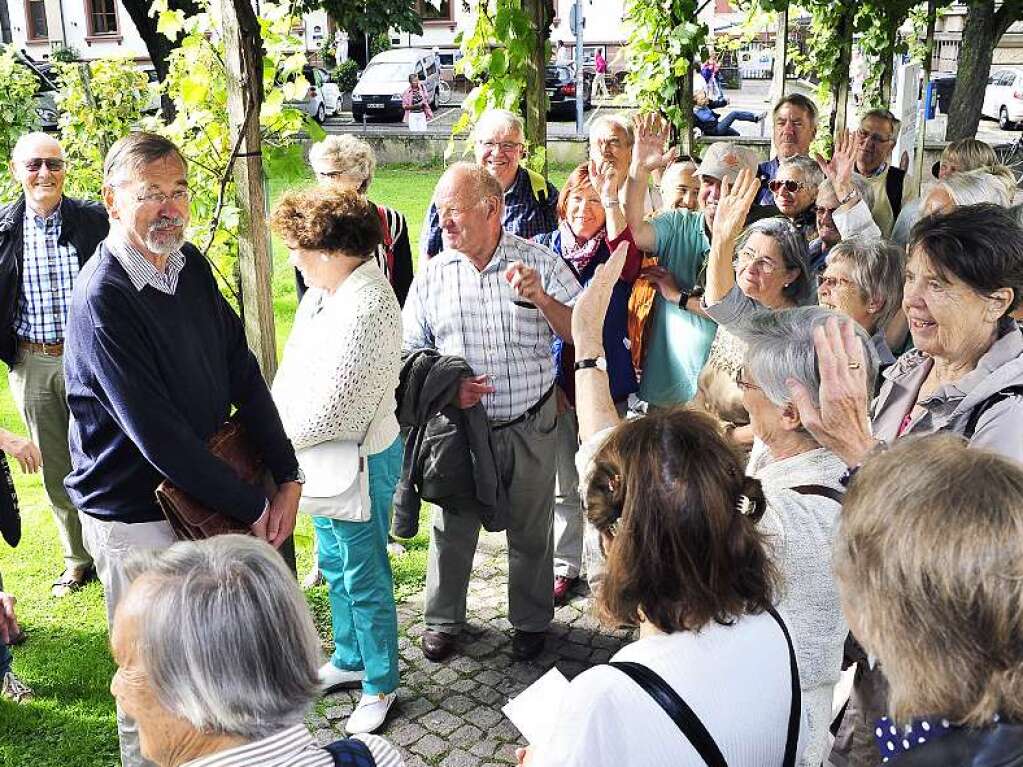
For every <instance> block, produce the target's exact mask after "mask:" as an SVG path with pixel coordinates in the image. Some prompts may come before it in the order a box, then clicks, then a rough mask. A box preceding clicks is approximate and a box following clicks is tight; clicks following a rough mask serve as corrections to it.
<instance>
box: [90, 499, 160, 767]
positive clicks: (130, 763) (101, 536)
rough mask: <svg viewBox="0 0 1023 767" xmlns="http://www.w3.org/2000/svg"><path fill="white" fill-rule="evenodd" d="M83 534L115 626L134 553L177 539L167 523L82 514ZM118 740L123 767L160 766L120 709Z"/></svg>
mask: <svg viewBox="0 0 1023 767" xmlns="http://www.w3.org/2000/svg"><path fill="white" fill-rule="evenodd" d="M82 533H83V536H84V539H85V545H86V547H87V548H88V550H89V552H90V553H91V554H92V556H93V559H94V560H95V562H96V575H97V576H98V577H99V580H100V583H102V584H103V598H104V599H105V600H106V603H107V624H108V626H109V627H110V628H111V629H112V628H113V626H114V612H115V611H116V610H117V603H118V602H120V601H121V598H122V597H123V596H124V593H125V592H126V591H127V590H128V585H129V584H128V579H127V577H126V576H125V573H124V564H125V561H126V560H127V558H128V557H129V555H130V554H131V553H132V552H133V551H138V550H139V549H164V548H167V547H168V546H170V545H171V544H173V543H174V542H175V541H176V540H177V538H175V536H174V532H173V530H171V526H170V525H169V524H168V523H167V522H142V523H139V524H134V525H129V524H126V523H124V522H105V521H103V520H100V519H96V518H95V517H90V516H89V515H88V514H82ZM117 738H118V740H119V741H120V744H121V764H122V765H123V767H156V765H154V764H153V763H152V762H150V761H149V760H148V759H146V758H144V757H143V756H142V751H141V750H140V748H139V729H138V725H137V724H135V720H134V719H132V718H131V717H128V716H125V714H124V712H123V711H121V708H120V706H118V707H117Z"/></svg>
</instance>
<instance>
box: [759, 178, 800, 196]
mask: <svg viewBox="0 0 1023 767" xmlns="http://www.w3.org/2000/svg"><path fill="white" fill-rule="evenodd" d="M767 188H768V189H770V190H771V192H772V193H774V194H778V192H780V191H781V190H782V189H784V190H785V191H786V192H789V193H790V194H795V193H796V192H798V191H799V190H800V189H806V184H805V183H803V182H802V181H793V180H792V179H786V180H785V181H781V180H780V179H774V180H773V181H770V182H768V184H767Z"/></svg>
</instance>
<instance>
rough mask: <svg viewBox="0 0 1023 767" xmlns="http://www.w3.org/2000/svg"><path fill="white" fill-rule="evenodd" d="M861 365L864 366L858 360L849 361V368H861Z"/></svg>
mask: <svg viewBox="0 0 1023 767" xmlns="http://www.w3.org/2000/svg"><path fill="white" fill-rule="evenodd" d="M861 367H862V365H860V363H858V362H850V363H849V369H850V370H859V369H860V368H861Z"/></svg>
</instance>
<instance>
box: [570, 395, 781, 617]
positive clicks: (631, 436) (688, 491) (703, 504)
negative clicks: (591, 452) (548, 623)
mask: <svg viewBox="0 0 1023 767" xmlns="http://www.w3.org/2000/svg"><path fill="white" fill-rule="evenodd" d="M594 463H595V467H594V471H593V475H592V477H591V479H590V484H589V487H588V489H587V493H586V507H587V512H586V513H587V517H588V518H589V520H590V522H591V523H592V524H593V525H594V526H595V527H596V528H597V530H599V531H600V532H601V533H602V535H609V536H611V538H612V543H611V545H610V547H609V550H608V552H607V555H608V557H607V571H606V574H605V576H604V582H603V585H602V586H601V591H600V594H599V596H598V599H597V607H598V610H599V612H600V616H601V618H602V620H603V621H604V622H605V623H607V624H608V625H611V626H619V625H621V624H623V623H636V622H638V620H639V619H640V617H644V618H645V619H646V620H648V621H649V622H650V623H652V624H653V625H655V626H656V627H657V628H659V629H660V630H661V631H664V632H674V631H695V630H698V629H700V628H701V627H703V626H704V625H706V624H707V623H709V622H710V621H717V622H718V623H721V624H726V625H727V624H729V623H731V622H732V621H733V620H735V619H736V618H738V617H741V616H743V615H746V614H753V613H760V612H763V611H764V610H766V609H767V608H768V607H770V606H771V600H772V594H773V591H774V587H775V583H776V578H777V576H776V572H775V569H774V567H773V565H772V564H771V561H770V559H769V557H768V554H767V551H766V548H765V544H764V540H763V537H762V535H761V533H760V532H759V530H758V529H757V526H756V523H757V520H759V519H760V517H761V516H762V515H763V513H764V510H765V509H766V506H767V502H766V500H765V499H764V493H763V490H762V489H761V487H760V483H759V482H758V481H757V480H756V479H753V478H752V477H747V476H746V473H745V471H744V468H743V460H742V458H741V456H740V455H739V453H738V452H737V451H736V449H735V448H734V447H732V446H731V445H730V444H729V443H728V442H727V440H726V439H725V437H724V435H723V434H722V433H721V431H720V428H719V427H718V424H717V422H716V421H715V420H714V419H713V418H711V417H710V416H709V415H707V414H705V413H701V412H697V411H694V410H688V409H685V408H674V409H672V410H668V411H664V412H657V413H652V414H650V415H648V416H647V417H645V418H640V419H636V420H631V421H626V422H625V423H623V424H621V425H620V426H619V427H618V428H617V429H615V431H614V432H613V433H612V434H611V436H610V437H609V438H608V440H607V441H606V442H605V443H604V445H603V447H602V448H601V449H600V451H599V452H598V454H597V456H596V458H595V462H594ZM743 496H745V498H746V499H748V501H744V500H743ZM743 506H744V507H745V509H746V511H747V513H741V512H740V511H739V509H740V508H741V507H743Z"/></svg>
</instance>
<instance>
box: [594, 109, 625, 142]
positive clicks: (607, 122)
mask: <svg viewBox="0 0 1023 767" xmlns="http://www.w3.org/2000/svg"><path fill="white" fill-rule="evenodd" d="M605 126H611V127H612V128H617V129H618V130H621V131H624V132H625V136H626V138H628V140H629V146H632V145H633V144H635V143H636V133H635V130H634V129H633V127H632V123H631V122H630V121H629V120H626V119H625V117H624V116H622V115H620V114H603V115H600V116H599V117H598V118H596V119H595V120H594V121H593V122H592V123H590V133H589V139H590V143H591V144H592V143H593V136H594V134H595V133H596V132H597V131H598V130H599V129H600V128H603V127H605Z"/></svg>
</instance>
